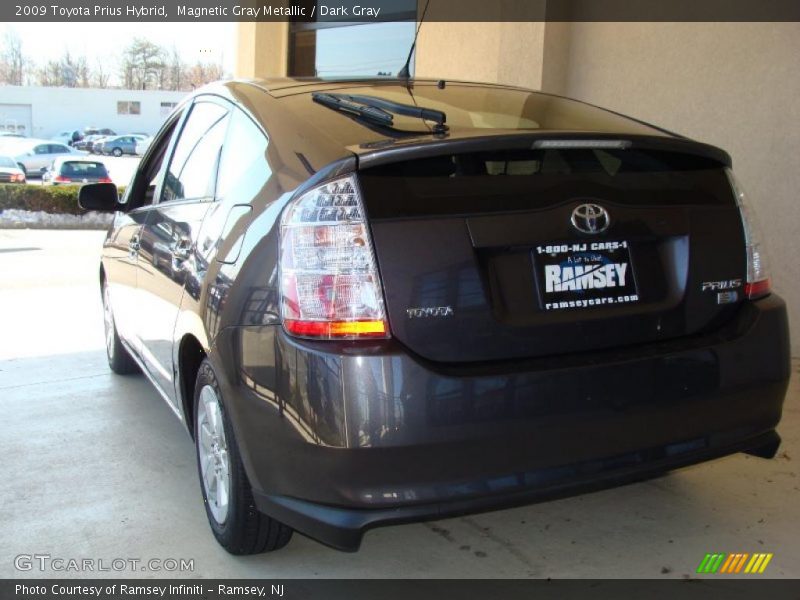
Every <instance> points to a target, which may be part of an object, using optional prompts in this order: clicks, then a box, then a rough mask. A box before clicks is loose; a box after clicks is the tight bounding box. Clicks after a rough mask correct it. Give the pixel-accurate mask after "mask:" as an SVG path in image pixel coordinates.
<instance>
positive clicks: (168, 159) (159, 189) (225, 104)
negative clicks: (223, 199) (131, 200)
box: [151, 94, 235, 206]
mask: <svg viewBox="0 0 800 600" xmlns="http://www.w3.org/2000/svg"><path fill="white" fill-rule="evenodd" d="M203 102H212V103H214V104H217V105H218V106H220V107H222V108H224V109H225V110H226V111H228V114H227V115H225V117H223V118H224V119H227V120H228V121H227V123H226V124H225V128H226V130H225V136H224V137H223V147H224V140H225V139H227V137H228V129H229V125H230V115H231V111H232V110H233V109H234V108H235V107H234V105H233V103H232V102H230V101H228V100H227V99H225V98H223V97H221V96H217V95H215V94H202V95H200V96H195V97H194V98H193V99H192V102H191V103H190V104H189V105H187V107H186V109H184V111H183V114H182V115H181V118H180V122H179V123H178V124H177V125H176V133H175V134H174V135H173V136H172V140H171V142H170V147H169V148H168V149H167V155H165V157H164V162H163V163H162V165H161V170H160V172H159V175H158V184H157V186H156V191H155V194H154V200H153V204H152V205H151V206H159V205H172V204H184V203H185V204H188V203H196V202H209V201H212V200H213V199H214V194H215V193H216V187H217V178H218V177H219V163H220V156H221V154H222V152H221V151H220V153H219V155H218V156H217V160H216V161H215V164H214V173H213V182H214V183H213V191H212V195H211V196H204V197H202V198H180V199H177V200H167V201H163V202H162V200H161V198H162V196H163V190H164V180H165V178H166V173H167V169H169V166H170V164H171V163H172V159H173V157H174V155H175V147H176V146H177V145H178V140H180V137H181V135H182V134H183V129H184V127H185V126H186V121H187V120H188V119H189V116H190V115H191V114H192V110H193V109H194V107H195V106H196V105H197V104H200V103H203ZM209 187H211V186H209Z"/></svg>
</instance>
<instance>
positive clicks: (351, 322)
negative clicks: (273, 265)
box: [280, 176, 389, 339]
mask: <svg viewBox="0 0 800 600" xmlns="http://www.w3.org/2000/svg"><path fill="white" fill-rule="evenodd" d="M280 270H281V312H282V316H283V326H284V328H285V329H286V331H287V332H289V333H290V334H292V335H295V336H298V337H308V338H319V339H357V338H376V337H377V338H387V337H389V325H388V322H387V321H386V311H385V310H384V306H383V294H382V292H381V281H380V276H379V275H378V270H377V268H376V266H375V255H374V252H373V249H372V242H371V240H370V235H369V229H368V228H367V224H366V220H365V215H364V207H363V204H362V202H361V198H360V196H359V191H358V185H357V183H356V179H355V176H348V177H344V178H341V179H337V180H335V181H331V182H328V183H325V184H324V185H321V186H319V187H316V188H314V189H312V190H310V191H308V192H306V193H304V194H302V195H301V196H299V197H297V198H295V199H293V200H292V201H291V202H290V203H289V205H288V206H287V207H286V208H285V209H284V212H283V216H282V219H281V254H280Z"/></svg>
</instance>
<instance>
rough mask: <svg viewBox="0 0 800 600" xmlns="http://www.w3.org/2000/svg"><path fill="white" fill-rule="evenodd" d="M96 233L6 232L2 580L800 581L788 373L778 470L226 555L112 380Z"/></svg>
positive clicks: (176, 446) (796, 444)
mask: <svg viewBox="0 0 800 600" xmlns="http://www.w3.org/2000/svg"><path fill="white" fill-rule="evenodd" d="M103 235H104V234H103V233H102V232H86V231H26V230H14V231H11V230H0V303H1V304H0V306H1V307H2V310H0V336H2V337H0V414H2V415H3V418H2V419H0V451H2V454H3V458H4V460H3V461H2V466H1V467H0V475H2V477H1V479H2V482H3V484H2V485H0V577H42V576H72V577H75V576H92V575H93V574H94V575H95V576H96V575H100V576H125V577H130V576H148V577H153V576H155V577H159V576H194V577H196V576H202V577H275V578H278V577H452V578H465V577H647V578H651V577H678V578H681V577H688V576H695V574H694V571H695V569H696V568H697V565H698V564H699V562H700V561H701V559H702V558H703V556H704V554H705V553H706V552H772V553H774V558H773V559H772V562H771V563H770V565H769V567H768V569H767V572H766V573H765V575H764V576H769V577H799V576H800V535H798V533H800V530H798V523H800V503H798V501H797V500H798V491H800V479H799V478H798V462H799V461H800V385H799V384H798V380H800V361H795V362H794V364H793V370H794V373H795V377H794V380H793V382H792V389H791V393H790V397H789V398H788V399H787V404H786V409H785V416H784V420H783V423H782V426H781V428H780V433H781V435H782V436H783V438H784V444H783V446H782V448H781V454H780V456H779V457H778V458H776V459H774V460H771V461H764V460H761V459H757V458H752V457H747V456H744V455H737V456H732V457H728V458H725V459H722V460H718V461H715V462H713V463H708V464H704V465H699V466H696V467H692V468H688V469H683V470H681V471H678V472H675V473H672V474H669V475H667V476H665V477H662V478H660V479H657V480H653V481H649V482H646V483H639V484H634V485H629V486H625V487H622V488H617V489H613V490H606V491H602V492H597V493H593V494H588V495H583V496H578V497H575V498H569V499H565V500H559V501H554V502H549V503H545V504H539V505H534V506H529V507H525V508H518V509H513V510H505V511H500V512H494V513H488V514H483V515H476V516H470V517H465V518H457V519H450V520H445V521H441V522H436V523H428V524H418V525H404V526H397V527H390V528H385V529H378V530H375V531H372V532H370V533H368V534H367V536H366V538H365V540H364V544H363V546H362V549H361V551H360V552H359V553H357V554H344V553H340V552H337V551H335V550H331V549H329V548H326V547H325V546H322V545H320V544H318V543H316V542H313V541H311V540H309V539H306V538H304V537H303V536H300V535H295V537H294V539H293V540H292V541H291V543H290V544H289V545H288V546H287V547H286V548H285V549H283V550H281V551H279V552H277V553H274V554H265V555H260V556H253V557H244V558H239V557H233V556H230V555H228V554H227V553H226V552H225V551H224V550H222V549H221V548H220V547H219V546H217V544H216V542H215V541H214V538H213V537H212V535H211V533H210V531H209V529H208V525H207V523H206V517H205V513H204V510H203V506H202V502H201V497H200V488H199V482H198V480H197V475H196V471H195V463H194V454H193V448H192V444H191V441H190V439H189V437H188V435H187V434H186V433H185V432H184V430H183V428H182V426H181V425H180V423H179V422H178V421H177V419H175V417H174V416H173V414H172V412H171V411H170V410H169V408H167V406H166V405H165V404H164V403H163V402H162V400H161V399H160V397H159V396H158V395H157V394H156V392H155V391H154V390H153V389H152V387H151V386H150V385H149V384H148V382H147V381H146V380H145V379H144V377H142V376H131V377H119V376H115V375H112V374H111V373H110V372H109V370H108V368H107V365H106V360H105V355H104V349H103V333H102V331H103V325H102V313H101V306H100V295H99V292H98V287H97V285H98V283H97V265H98V263H97V256H98V252H99V247H100V244H101V240H102V238H103ZM31 554H48V555H50V556H51V557H53V558H65V559H68V558H77V559H83V558H89V559H93V560H94V561H99V560H103V561H104V564H105V565H106V566H109V565H110V564H111V561H112V560H113V559H117V558H122V559H124V560H126V561H128V560H129V559H135V558H138V559H142V560H145V561H147V560H149V559H160V560H163V559H168V558H172V559H177V560H180V559H187V560H193V561H194V562H193V567H194V570H193V571H188V570H187V571H183V572H180V571H178V572H164V571H156V572H154V571H142V570H141V568H137V569H135V570H131V569H130V568H127V567H126V568H125V569H124V570H122V571H110V572H102V573H96V572H95V573H91V572H89V573H85V574H82V573H78V572H60V571H53V570H48V571H45V572H41V571H39V570H37V569H32V570H30V571H20V570H17V569H15V564H14V561H15V557H17V556H19V555H31ZM95 565H96V566H99V565H98V563H97V562H95ZM711 577H720V576H711Z"/></svg>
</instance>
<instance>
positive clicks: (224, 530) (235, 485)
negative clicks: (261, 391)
mask: <svg viewBox="0 0 800 600" xmlns="http://www.w3.org/2000/svg"><path fill="white" fill-rule="evenodd" d="M206 386H210V387H211V388H212V389H213V391H214V393H215V394H216V397H217V399H218V403H219V407H220V412H221V416H222V425H223V427H224V431H225V442H226V446H227V454H228V460H229V468H228V471H229V474H230V479H229V489H230V494H229V496H228V507H227V515H226V517H225V518H224V520H223V522H222V523H219V522H218V521H217V519H216V517H215V516H214V514H213V512H212V509H211V506H210V505H209V501H208V498H207V495H206V486H205V485H204V483H203V471H202V467H201V465H200V453H201V448H200V446H201V443H200V431H199V429H200V419H199V418H198V417H199V415H200V410H199V403H200V397H201V393H202V390H203V388H205V387H206ZM194 390H195V392H194V413H193V414H194V425H193V427H194V440H195V456H196V458H197V473H198V476H199V478H200V491H201V493H202V495H203V504H204V506H205V509H206V516H207V517H208V523H209V525H210V526H211V531H212V532H213V534H214V537H215V538H216V539H217V542H219V544H220V545H221V546H222V547H223V548H225V550H227V551H228V552H230V553H231V554H235V555H246V554H260V553H262V552H272V551H273V550H278V549H280V548H283V547H284V546H285V545H286V544H288V543H289V540H291V539H292V533H293V530H292V529H291V528H290V527H288V526H286V525H284V524H283V523H281V522H280V521H277V520H275V519H273V518H272V517H268V516H267V515H265V514H263V513H261V512H259V511H258V509H257V508H256V505H255V501H254V500H253V490H252V488H251V486H250V481H249V480H248V479H247V474H246V473H245V470H244V465H243V464H242V459H241V455H240V454H239V447H238V445H237V443H236V438H235V436H234V433H233V427H232V426H231V422H230V419H229V418H228V416H227V412H226V408H225V401H224V399H223V397H222V390H220V387H219V384H218V383H217V377H216V375H215V374H214V368H213V367H212V366H211V362H210V361H209V360H208V359H204V360H203V362H202V363H201V364H200V369H199V371H198V373H197V381H196V383H195V386H194Z"/></svg>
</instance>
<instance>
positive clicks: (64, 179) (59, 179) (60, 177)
mask: <svg viewBox="0 0 800 600" xmlns="http://www.w3.org/2000/svg"><path fill="white" fill-rule="evenodd" d="M53 181H57V182H58V183H70V182H72V179H70V178H69V177H64V176H63V175H56V176H55V177H53Z"/></svg>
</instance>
